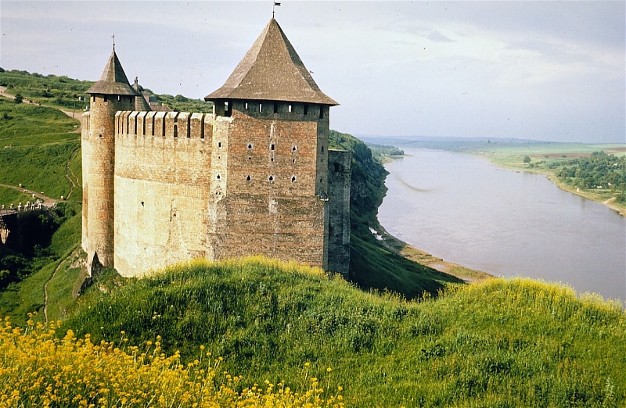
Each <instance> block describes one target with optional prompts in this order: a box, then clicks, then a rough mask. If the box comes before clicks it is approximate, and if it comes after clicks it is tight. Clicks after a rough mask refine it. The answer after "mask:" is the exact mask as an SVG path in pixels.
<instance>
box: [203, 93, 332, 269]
mask: <svg viewBox="0 0 626 408" xmlns="http://www.w3.org/2000/svg"><path fill="white" fill-rule="evenodd" d="M228 108H229V109H228V110H227V109H224V110H222V111H220V110H219V107H217V110H216V111H217V112H218V114H219V113H222V114H223V115H224V116H218V117H217V118H216V128H215V129H216V133H215V135H214V137H215V140H221V141H223V142H222V143H223V145H222V146H223V147H224V148H225V150H226V155H225V156H224V157H225V158H226V161H225V162H224V164H225V166H226V167H225V170H226V172H225V173H222V171H224V168H223V167H222V168H221V169H220V170H219V171H218V170H217V167H214V169H213V175H212V176H213V178H214V181H219V182H220V183H223V185H224V187H225V189H224V190H222V195H223V196H222V197H220V198H219V199H217V200H216V202H215V204H216V206H215V215H216V217H217V219H219V222H218V224H217V225H216V228H215V230H214V233H212V234H211V236H210V240H211V242H212V243H213V247H214V250H215V258H216V259H225V258H230V257H236V256H243V255H253V254H263V255H266V256H269V257H275V258H279V259H284V260H296V261H299V262H303V263H306V264H309V265H314V266H319V267H326V262H327V253H326V246H327V228H326V225H327V215H326V201H325V197H326V195H327V182H328V181H327V155H326V154H321V155H320V154H318V153H319V151H320V150H324V151H327V148H328V131H327V128H328V124H327V123H328V122H327V119H326V120H324V119H320V118H319V107H314V106H311V107H309V109H307V112H306V114H305V108H304V105H303V104H289V103H278V102H277V103H274V102H262V101H261V102H260V101H250V102H245V101H235V102H233V103H232V106H229V107H228ZM326 109H327V108H326ZM227 112H228V113H227ZM324 127H325V128H324ZM324 129H326V130H324ZM225 176H226V177H225ZM216 196H217V195H216Z"/></svg>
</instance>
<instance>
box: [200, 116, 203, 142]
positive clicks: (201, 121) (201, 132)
mask: <svg viewBox="0 0 626 408" xmlns="http://www.w3.org/2000/svg"><path fill="white" fill-rule="evenodd" d="M200 139H204V115H202V117H201V118H200Z"/></svg>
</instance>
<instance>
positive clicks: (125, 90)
mask: <svg viewBox="0 0 626 408" xmlns="http://www.w3.org/2000/svg"><path fill="white" fill-rule="evenodd" d="M87 93H89V94H90V111H89V112H86V113H85V114H84V116H83V127H82V140H81V147H82V162H83V224H82V247H83V249H84V250H85V252H87V266H88V270H89V272H90V273H92V271H93V270H94V267H97V266H100V265H101V266H113V257H114V248H113V239H114V238H113V237H114V233H113V232H114V231H113V225H114V222H113V221H114V218H113V217H114V214H113V180H114V169H115V113H116V112H117V111H124V110H133V108H134V106H135V96H136V95H137V92H136V91H135V90H134V89H133V88H132V87H131V86H130V84H129V83H128V78H127V77H126V74H125V73H124V69H123V68H122V64H121V63H120V61H119V59H118V58H117V55H116V53H115V46H114V47H113V52H112V53H111V56H110V58H109V61H108V62H107V65H106V66H105V67H104V71H103V72H102V76H101V78H100V80H99V81H98V82H96V83H95V84H94V85H93V86H92V87H91V88H89V90H88V91H87Z"/></svg>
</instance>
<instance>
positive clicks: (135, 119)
mask: <svg viewBox="0 0 626 408" xmlns="http://www.w3.org/2000/svg"><path fill="white" fill-rule="evenodd" d="M133 122H134V124H135V134H137V116H135V118H134V120H133Z"/></svg>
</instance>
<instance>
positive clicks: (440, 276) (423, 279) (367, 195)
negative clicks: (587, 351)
mask: <svg viewBox="0 0 626 408" xmlns="http://www.w3.org/2000/svg"><path fill="white" fill-rule="evenodd" d="M330 142H331V147H334V148H341V149H344V150H349V151H350V152H352V185H351V189H350V205H351V208H350V211H351V232H352V234H351V240H352V241H351V245H352V250H351V260H350V278H351V280H353V281H354V282H356V283H357V284H358V285H359V286H360V287H362V288H364V289H377V290H391V291H394V292H397V293H400V294H402V295H404V296H406V297H408V298H414V297H416V296H421V295H422V293H424V292H428V293H430V294H432V295H436V294H437V293H438V292H439V291H440V290H442V289H443V288H444V286H445V285H446V284H447V283H460V282H462V281H461V280H460V279H458V278H456V277H454V276H452V275H448V274H445V273H441V272H438V271H436V270H435V269H432V268H429V267H427V266H424V265H421V264H419V263H417V262H414V261H412V260H409V259H407V258H406V257H404V256H401V255H399V252H400V251H402V248H401V246H402V245H401V244H402V243H400V242H399V241H395V242H393V245H395V247H392V246H391V244H392V243H391V241H388V242H382V241H380V240H378V239H377V238H376V236H375V235H374V234H372V232H371V230H370V228H371V229H374V230H376V231H381V230H382V228H381V227H380V225H379V223H378V218H377V215H378V207H379V206H380V204H381V203H382V201H383V198H384V197H385V193H386V191H387V190H386V187H385V177H386V176H387V171H386V170H385V169H384V167H383V165H382V163H380V161H378V160H376V159H375V158H374V157H373V156H372V151H371V150H370V149H369V148H368V147H367V146H366V145H365V143H363V142H362V141H361V140H359V139H357V138H355V137H354V136H351V135H348V134H345V133H340V132H336V131H331V134H330Z"/></svg>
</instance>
